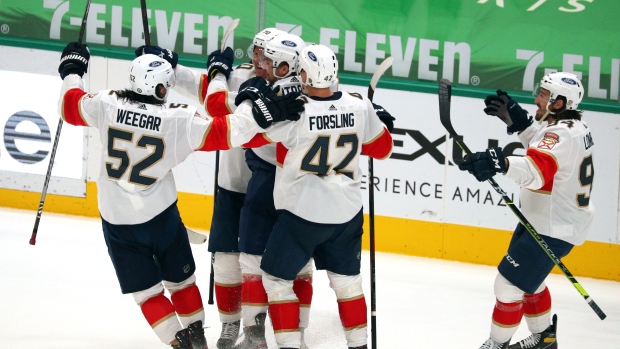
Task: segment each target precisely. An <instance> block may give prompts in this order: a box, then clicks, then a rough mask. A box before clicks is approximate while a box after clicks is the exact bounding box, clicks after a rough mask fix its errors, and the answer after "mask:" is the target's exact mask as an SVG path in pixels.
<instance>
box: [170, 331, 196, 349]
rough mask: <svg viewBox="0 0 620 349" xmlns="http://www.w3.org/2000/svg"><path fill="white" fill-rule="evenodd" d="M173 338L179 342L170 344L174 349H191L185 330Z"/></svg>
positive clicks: (187, 333) (187, 332)
mask: <svg viewBox="0 0 620 349" xmlns="http://www.w3.org/2000/svg"><path fill="white" fill-rule="evenodd" d="M174 337H175V338H176V339H177V341H179V344H170V346H171V347H173V348H174V349H192V342H191V341H190V338H189V330H188V329H187V328H184V329H182V330H181V331H179V332H177V334H175V335H174Z"/></svg>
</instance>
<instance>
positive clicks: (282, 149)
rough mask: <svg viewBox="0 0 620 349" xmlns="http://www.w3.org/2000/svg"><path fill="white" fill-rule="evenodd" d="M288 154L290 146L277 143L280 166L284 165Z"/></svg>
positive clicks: (278, 163)
mask: <svg viewBox="0 0 620 349" xmlns="http://www.w3.org/2000/svg"><path fill="white" fill-rule="evenodd" d="M286 154H288V148H287V147H285V146H284V144H282V143H278V144H276V164H277V165H278V166H279V167H283V166H284V160H285V159H286Z"/></svg>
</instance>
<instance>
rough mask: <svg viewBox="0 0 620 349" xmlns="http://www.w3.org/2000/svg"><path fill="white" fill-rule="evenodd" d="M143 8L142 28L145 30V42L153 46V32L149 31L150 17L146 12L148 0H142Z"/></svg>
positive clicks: (141, 5) (141, 7)
mask: <svg viewBox="0 0 620 349" xmlns="http://www.w3.org/2000/svg"><path fill="white" fill-rule="evenodd" d="M140 9H141V10H142V30H143V31H144V44H145V45H146V46H151V34H150V33H149V17H148V16H147V14H146V0H140Z"/></svg>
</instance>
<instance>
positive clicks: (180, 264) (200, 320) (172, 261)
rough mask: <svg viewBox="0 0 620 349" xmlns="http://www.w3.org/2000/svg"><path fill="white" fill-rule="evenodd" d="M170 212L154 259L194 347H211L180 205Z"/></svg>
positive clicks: (172, 208) (156, 241) (161, 224)
mask: <svg viewBox="0 0 620 349" xmlns="http://www.w3.org/2000/svg"><path fill="white" fill-rule="evenodd" d="M168 211H169V214H168V216H167V217H165V219H162V220H161V221H160V222H159V224H160V226H162V227H164V228H165V230H164V231H165V233H162V234H161V235H160V236H158V239H156V240H155V241H154V243H153V245H154V249H155V253H154V256H153V257H154V259H155V261H156V263H157V265H158V266H159V270H160V272H161V275H162V277H163V279H164V282H163V284H164V287H165V288H166V289H167V290H168V292H169V293H170V299H171V301H172V305H173V307H174V309H175V311H176V313H177V315H178V317H179V319H180V321H181V325H182V326H183V327H184V328H187V329H188V330H189V337H190V340H191V343H192V345H193V348H196V349H204V348H206V347H207V342H206V339H205V336H204V329H203V325H204V321H205V313H204V307H203V303H202V297H201V295H200V290H199V288H198V286H197V285H196V276H195V274H194V272H195V270H196V265H195V262H194V256H193V254H192V249H191V247H190V244H189V240H188V238H187V234H186V229H185V226H184V225H183V223H182V222H181V219H180V216H179V211H178V209H177V207H176V205H174V206H173V207H171V209H169V210H168ZM175 222H176V230H175V229H174V224H175Z"/></svg>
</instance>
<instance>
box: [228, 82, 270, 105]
mask: <svg viewBox="0 0 620 349" xmlns="http://www.w3.org/2000/svg"><path fill="white" fill-rule="evenodd" d="M249 87H251V89H248V88H249ZM257 93H261V94H263V95H267V96H269V95H271V94H273V93H274V92H273V91H272V90H271V85H270V84H269V83H268V82H267V80H265V79H263V78H261V77H258V76H255V77H253V78H251V79H248V80H246V81H245V82H244V83H242V84H241V86H239V93H238V94H237V97H235V105H237V106H239V104H241V102H243V101H245V100H246V99H249V100H252V101H254V100H255V99H256V98H258V96H257Z"/></svg>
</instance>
